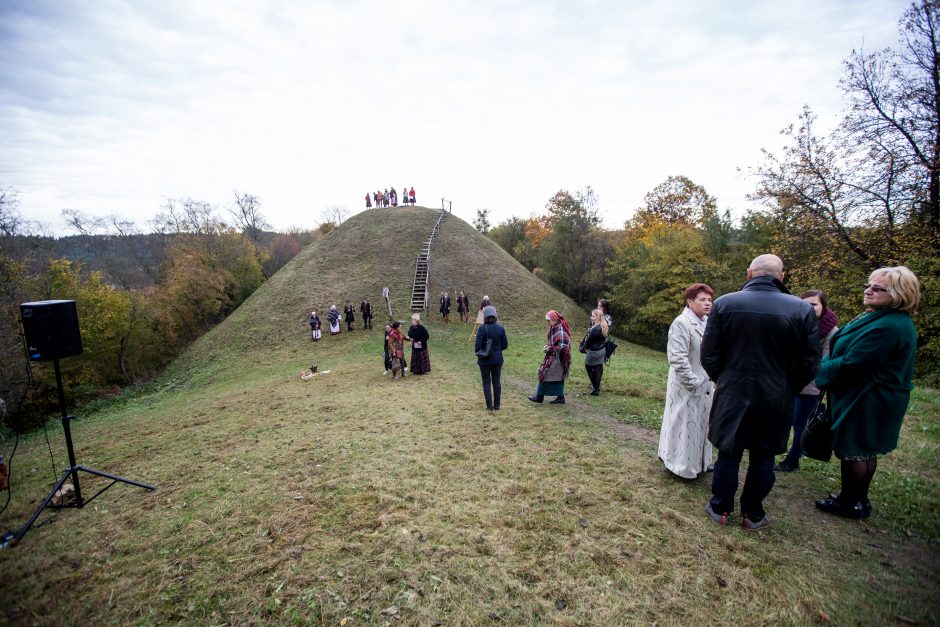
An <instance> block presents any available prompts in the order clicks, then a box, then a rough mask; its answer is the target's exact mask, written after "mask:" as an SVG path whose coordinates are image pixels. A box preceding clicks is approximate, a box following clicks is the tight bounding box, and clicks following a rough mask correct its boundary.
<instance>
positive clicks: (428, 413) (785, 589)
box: [0, 208, 940, 625]
mask: <svg viewBox="0 0 940 627" xmlns="http://www.w3.org/2000/svg"><path fill="white" fill-rule="evenodd" d="M436 218H437V212H435V211H432V210H428V209H422V208H404V209H389V210H384V209H383V210H373V211H371V212H366V213H363V214H359V215H357V216H355V217H354V218H352V219H350V220H349V221H348V222H346V223H345V224H343V225H342V226H341V227H340V228H338V229H336V230H335V231H334V232H333V233H331V234H329V235H328V236H327V237H325V238H323V240H321V241H320V242H318V243H317V244H316V245H314V246H312V247H310V248H308V249H306V250H304V251H302V253H301V254H300V255H298V257H297V258H296V259H295V260H294V261H293V262H292V263H291V264H289V265H288V266H287V267H285V268H284V269H282V270H281V271H280V272H279V273H278V274H277V275H276V276H274V277H273V278H272V279H271V280H270V281H269V282H268V283H267V284H266V285H265V286H264V287H263V288H262V289H260V290H259V291H258V292H257V293H256V294H255V295H254V296H252V297H251V298H250V299H249V300H248V301H247V302H246V303H245V304H244V305H243V306H242V307H241V308H239V310H238V311H237V312H235V313H234V314H233V315H232V316H231V317H230V318H229V319H228V320H227V321H226V322H225V323H223V324H221V325H219V327H217V328H216V329H215V330H213V331H212V332H211V333H209V334H207V335H206V336H205V337H204V338H202V340H200V341H199V342H197V343H196V344H195V345H194V346H193V348H192V350H190V351H189V352H188V353H187V354H186V355H185V356H184V357H183V358H182V359H180V360H179V361H178V362H177V363H176V364H174V367H173V368H171V369H170V371H168V373H167V374H166V376H165V377H163V378H161V380H160V381H158V382H157V383H156V384H154V385H153V386H151V387H150V388H149V389H147V390H142V391H139V392H138V393H136V394H135V395H127V396H125V397H123V398H120V399H117V400H113V401H109V402H108V403H107V404H106V405H103V406H101V407H99V408H98V409H97V410H95V411H90V410H87V409H86V410H82V412H80V413H82V414H83V416H82V420H80V421H79V422H77V423H75V425H74V426H73V432H74V436H75V443H76V450H77V456H78V459H79V462H80V463H85V464H87V465H89V466H92V467H97V468H101V469H104V470H110V471H112V472H116V473H118V474H121V475H125V476H128V477H130V478H137V479H141V480H145V481H149V482H152V483H155V484H157V485H158V486H159V490H158V491H157V492H154V493H147V492H143V491H139V490H135V489H132V488H128V487H126V486H119V487H115V488H114V489H112V490H110V491H109V492H107V493H106V494H105V495H103V496H102V497H101V498H100V499H98V500H96V501H94V503H93V504H92V505H90V506H89V507H85V508H84V509H82V510H74V511H68V512H65V513H63V514H61V515H57V516H52V517H48V518H47V517H44V518H43V522H44V523H45V524H42V525H40V526H37V527H36V528H35V529H34V530H33V531H31V532H30V533H29V534H28V535H27V536H26V539H25V541H24V543H23V544H22V545H21V546H19V547H16V548H13V549H11V550H7V551H0V588H2V589H3V591H4V599H5V603H3V604H0V617H2V618H3V622H4V623H5V624H30V625H53V624H54V625H61V624H105V623H121V624H126V623H135V624H139V623H143V624H166V623H185V624H200V625H204V624H225V623H227V624H252V623H253V624H347V625H357V624H390V623H392V622H396V621H401V622H403V623H406V624H448V625H449V624H481V623H494V622H506V623H509V624H531V623H561V624H632V623H654V622H658V623H661V624H715V623H743V624H755V623H775V624H777V623H783V624H809V623H820V624H828V623H842V624H869V623H879V624H880V623H908V622H919V623H935V622H937V621H938V620H940V612H938V609H937V603H938V602H937V599H938V598H940V595H938V594H937V588H938V586H937V583H938V581H937V577H938V575H937V570H936V561H937V555H938V551H937V541H938V539H940V522H938V501H940V498H938V494H937V485H940V483H938V480H940V453H938V450H940V429H938V426H937V420H936V417H937V415H938V414H940V395H938V394H937V393H936V392H935V391H931V390H917V391H916V392H915V401H914V403H912V406H911V412H910V416H909V418H908V420H907V421H906V423H905V428H904V432H903V433H902V438H901V447H900V448H899V450H898V451H897V452H896V453H894V454H892V455H891V456H888V457H886V458H885V459H884V460H883V461H882V462H880V464H879V471H878V474H877V475H876V477H875V486H874V487H873V495H872V500H873V502H874V503H875V513H874V515H873V516H872V518H870V519H868V520H867V521H863V522H857V521H845V520H841V519H834V518H831V517H826V516H823V515H821V514H819V513H818V512H816V511H815V508H814V507H813V504H812V499H813V498H816V497H817V496H820V495H821V494H823V493H824V492H825V490H826V489H829V488H831V487H833V486H834V485H836V484H837V482H838V466H837V465H835V464H819V463H815V462H806V463H805V464H804V466H803V468H802V469H801V471H800V472H799V473H795V474H790V475H786V476H781V477H779V478H778V481H777V485H776V486H775V488H774V491H773V493H772V494H771V496H770V498H769V499H768V501H767V503H766V507H767V510H768V512H769V514H770V516H771V518H772V519H773V526H772V527H771V528H770V529H769V530H767V531H765V532H762V533H759V534H749V533H747V532H745V531H743V530H742V529H741V528H740V527H719V526H717V525H714V524H713V523H712V522H711V521H710V520H709V519H708V518H707V517H706V516H705V514H704V512H703V510H702V507H703V505H704V503H705V502H706V500H707V499H708V496H709V486H708V480H707V479H699V480H697V481H694V482H684V481H678V480H675V479H673V478H672V477H671V476H669V475H668V474H667V473H666V472H665V471H664V470H663V469H662V466H661V464H660V463H659V461H658V459H657V448H656V444H657V439H658V434H657V432H656V430H655V429H656V428H657V427H658V425H659V416H660V414H661V412H662V402H663V397H664V392H665V381H666V372H667V365H666V362H665V359H664V357H663V355H662V354H660V353H656V352H653V351H649V350H646V349H641V348H638V347H634V346H631V345H629V344H627V343H626V342H622V343H621V348H620V349H618V352H617V355H616V356H615V359H614V362H613V364H612V366H611V367H610V368H609V369H607V371H606V372H605V374H604V382H603V386H602V387H603V395H602V396H601V397H589V396H587V395H586V394H585V392H586V391H587V387H588V383H587V377H586V375H585V373H584V370H583V360H581V359H580V356H576V357H575V359H574V364H573V366H572V375H571V378H570V379H569V381H568V384H567V393H568V398H569V403H568V404H567V405H565V406H551V407H550V406H547V405H534V404H532V403H530V402H529V401H528V400H526V398H525V397H526V395H527V394H529V393H531V392H532V390H533V388H534V384H535V372H536V369H537V366H538V363H539V360H540V354H541V347H542V345H543V343H544V340H545V337H544V333H545V325H544V321H543V314H544V311H545V310H546V309H549V308H555V309H559V310H560V311H562V312H563V313H564V314H565V315H566V316H567V317H568V318H569V320H571V322H572V328H573V332H574V335H575V338H574V339H575V341H577V339H579V335H580V331H581V330H583V329H584V327H585V325H586V316H585V314H584V313H583V312H580V311H578V310H577V308H575V307H574V305H573V304H572V303H571V302H570V301H569V300H567V299H565V298H564V297H562V296H561V295H560V294H559V293H558V292H556V291H555V290H552V289H551V288H549V287H548V286H546V285H544V284H543V283H541V282H540V281H538V280H537V279H535V278H534V277H533V276H532V275H531V274H530V273H528V272H526V271H525V270H524V269H522V268H521V267H519V265H518V264H516V263H515V261H513V260H512V259H511V258H510V257H509V256H508V255H506V254H505V253H504V252H503V251H501V250H500V249H499V248H497V247H495V246H494V245H493V244H492V243H491V242H489V241H488V240H486V239H485V238H483V237H482V236H481V235H480V234H478V233H477V232H475V231H474V230H473V229H472V228H471V227H470V226H469V225H467V224H466V223H465V222H462V221H461V220H459V219H457V218H455V217H453V216H448V217H447V219H446V220H445V222H444V224H443V226H442V230H441V232H440V234H439V236H438V238H437V240H436V242H435V246H434V249H433V250H432V257H431V281H430V285H431V290H432V293H434V294H437V293H439V292H440V291H441V290H442V289H444V288H447V289H450V290H453V289H459V288H463V289H465V290H466V291H467V292H468V294H469V295H470V297H471V303H472V304H473V306H474V308H476V306H477V305H478V304H479V299H480V298H481V297H482V295H483V293H488V294H489V295H490V296H491V297H492V298H493V300H494V302H495V303H496V306H497V308H498V309H499V311H500V315H501V318H502V320H503V322H504V323H505V324H506V327H507V331H508V334H509V339H510V346H509V349H508V350H507V351H506V352H505V357H506V364H505V367H504V370H503V381H504V382H503V401H502V409H501V410H500V411H499V412H497V413H487V412H486V411H485V410H484V408H483V399H482V394H481V392H480V389H479V382H478V378H479V374H478V371H477V369H476V365H475V358H474V356H473V354H472V344H471V342H470V333H471V330H472V328H473V325H472V324H468V325H461V324H458V323H456V322H451V324H449V325H443V324H442V323H441V322H440V320H439V317H438V316H436V315H435V314H434V312H433V311H432V314H431V315H429V316H428V320H427V325H428V327H429V331H430V333H431V339H430V342H429V348H430V353H431V363H432V372H431V374H429V375H427V376H423V377H417V376H410V377H407V378H405V379H404V380H395V381H392V380H391V379H390V378H389V377H388V376H385V375H383V374H382V370H383V368H382V360H381V356H380V354H379V353H380V351H381V346H382V338H383V335H382V330H381V327H380V326H377V328H376V329H375V330H373V331H363V330H356V331H353V332H352V333H343V334H342V335H339V336H336V337H330V336H329V334H326V337H324V339H323V340H322V341H320V342H317V343H313V342H311V341H310V339H309V331H308V327H307V324H306V320H307V315H308V314H309V310H310V309H311V308H316V309H317V310H318V311H319V310H325V309H326V308H327V307H328V306H329V305H330V304H333V303H335V304H337V305H341V304H342V303H343V302H345V300H346V299H347V298H349V299H350V300H352V301H353V302H356V303H358V302H359V301H360V300H361V299H362V298H365V297H368V298H370V300H371V301H372V303H373V305H375V306H376V310H377V311H379V310H380V308H381V297H380V294H381V288H382V287H383V286H385V285H388V286H389V287H390V288H391V290H392V295H393V300H394V306H395V312H396V315H397V317H400V318H406V317H407V315H408V314H409V313H410V312H409V311H408V309H407V308H408V305H409V299H410V289H411V281H412V277H413V273H414V265H413V264H414V258H415V257H416V255H417V253H418V250H419V249H420V246H421V244H422V243H423V242H424V241H425V239H426V238H427V236H428V234H429V232H430V230H431V228H432V226H433V223H434V221H435V220H436ZM434 300H435V301H436V298H435V299H434ZM432 309H436V306H433V304H432ZM454 318H456V315H455V316H454ZM377 319H379V320H381V319H382V317H381V316H378V317H377ZM312 363H316V364H318V366H319V367H320V369H321V370H329V371H330V373H329V374H321V375H319V376H317V377H316V378H314V379H313V380H312V381H309V382H304V381H301V380H300V379H299V377H298V376H297V375H298V371H299V370H300V369H301V368H305V367H307V366H309V365H310V364H312ZM50 436H51V437H52V442H53V443H55V446H54V448H53V452H54V454H55V459H56V464H58V465H57V466H56V467H57V470H55V471H50V465H49V462H48V452H47V449H46V442H45V440H44V438H43V437H42V435H41V434H35V435H33V436H32V437H29V438H27V439H26V440H25V441H24V442H23V443H22V444H21V446H20V449H19V452H17V455H16V458H15V460H14V474H13V478H14V486H15V490H14V493H13V499H12V501H11V503H10V506H9V508H8V509H7V510H6V511H5V512H4V513H3V515H2V518H0V522H2V523H3V524H5V525H6V526H8V527H12V526H14V525H17V524H19V523H21V522H22V521H23V520H24V519H25V518H26V517H27V516H28V515H29V514H30V513H31V512H32V510H33V509H34V508H35V506H36V505H37V502H38V499H39V498H41V496H42V495H44V494H45V491H46V490H47V489H48V487H49V486H50V485H51V483H52V481H53V479H52V476H53V475H54V474H55V473H56V472H58V468H59V467H60V466H61V463H62V460H63V458H64V450H63V448H64V447H63V446H62V444H61V441H62V438H61V434H60V433H59V430H58V429H57V428H52V429H50ZM56 464H54V465H56ZM95 485H98V486H99V487H100V486H101V484H100V483H98V482H96V481H92V480H90V479H86V478H84V477H83V483H82V488H83V491H84V492H86V493H89V494H90V493H93V492H94V486H95ZM46 521H49V522H53V523H54V524H48V523H46Z"/></svg>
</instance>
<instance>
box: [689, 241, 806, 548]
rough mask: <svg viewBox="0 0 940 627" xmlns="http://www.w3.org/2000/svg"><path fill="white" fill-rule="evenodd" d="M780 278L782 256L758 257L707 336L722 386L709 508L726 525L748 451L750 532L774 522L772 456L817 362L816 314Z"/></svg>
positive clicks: (705, 359)
mask: <svg viewBox="0 0 940 627" xmlns="http://www.w3.org/2000/svg"><path fill="white" fill-rule="evenodd" d="M783 276H784V273H783V261H781V260H780V257H777V256H776V255H769V254H765V255H760V256H759V257H757V258H755V259H754V261H752V262H751V265H750V266H749V267H748V269H747V282H746V283H745V284H744V287H742V288H741V291H740V292H733V293H731V294H726V295H724V296H722V297H721V298H719V299H718V300H716V301H715V304H714V306H713V307H712V311H711V315H710V316H709V317H708V325H707V326H706V327H705V336H704V338H703V339H702V366H703V367H704V368H705V371H706V372H707V373H708V376H709V378H711V380H712V381H714V382H715V383H716V385H717V389H716V391H715V400H714V402H713V403H712V409H711V415H710V419H709V430H708V431H709V432H708V439H709V441H711V443H712V444H714V445H715V447H716V448H717V449H718V459H717V461H716V462H715V471H714V475H713V477H712V499H711V501H710V502H709V503H708V505H706V506H705V511H706V512H707V513H708V515H709V517H710V518H711V519H712V520H714V521H715V522H716V523H718V524H722V525H724V524H726V523H727V521H728V518H729V517H730V515H731V513H732V512H733V511H734V497H735V493H736V492H737V490H738V468H739V467H740V465H741V458H742V456H743V454H744V451H745V450H747V451H748V452H749V456H748V459H749V461H748V469H747V477H746V478H745V480H744V488H743V489H742V491H741V513H742V525H743V527H744V528H745V529H746V530H748V531H758V530H760V529H766V528H767V527H769V526H770V519H769V518H767V514H766V512H765V511H764V507H763V501H764V499H765V498H766V497H767V495H768V494H770V490H771V488H772V487H773V485H774V472H773V466H774V456H775V455H777V454H779V453H783V452H785V451H786V449H787V436H788V435H789V426H790V421H791V418H792V409H793V399H794V397H795V396H796V395H797V394H798V393H799V391H800V390H801V389H803V386H804V385H806V384H807V383H809V381H810V380H812V378H813V377H814V376H815V375H816V369H817V368H818V367H819V358H820V347H819V328H818V326H817V322H816V314H815V312H814V311H813V308H812V307H811V306H810V305H809V304H808V303H805V302H804V301H802V300H801V299H799V298H797V297H796V296H793V295H792V294H790V292H789V291H788V290H787V288H786V287H784V285H783Z"/></svg>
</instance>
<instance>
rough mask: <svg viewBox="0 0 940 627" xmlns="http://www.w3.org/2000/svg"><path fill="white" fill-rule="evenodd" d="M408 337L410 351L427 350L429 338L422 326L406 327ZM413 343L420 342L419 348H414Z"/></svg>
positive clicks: (419, 324)
mask: <svg viewBox="0 0 940 627" xmlns="http://www.w3.org/2000/svg"><path fill="white" fill-rule="evenodd" d="M408 337H410V338H411V341H412V350H422V351H423V350H427V349H428V340H429V339H430V338H431V336H430V334H429V333H428V330H427V329H426V328H424V325H422V324H421V323H418V324H416V325H414V326H413V327H408ZM414 342H421V348H414Z"/></svg>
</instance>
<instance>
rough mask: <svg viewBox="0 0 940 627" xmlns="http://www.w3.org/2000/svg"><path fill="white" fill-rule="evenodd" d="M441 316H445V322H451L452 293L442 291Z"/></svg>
mask: <svg viewBox="0 0 940 627" xmlns="http://www.w3.org/2000/svg"><path fill="white" fill-rule="evenodd" d="M441 316H443V318H444V324H447V323H448V322H450V294H448V293H447V292H441Z"/></svg>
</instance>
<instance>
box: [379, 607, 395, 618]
mask: <svg viewBox="0 0 940 627" xmlns="http://www.w3.org/2000/svg"><path fill="white" fill-rule="evenodd" d="M381 613H382V616H398V606H397V605H389V606H388V607H387V608H385V609H384V610H382V612H381Z"/></svg>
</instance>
